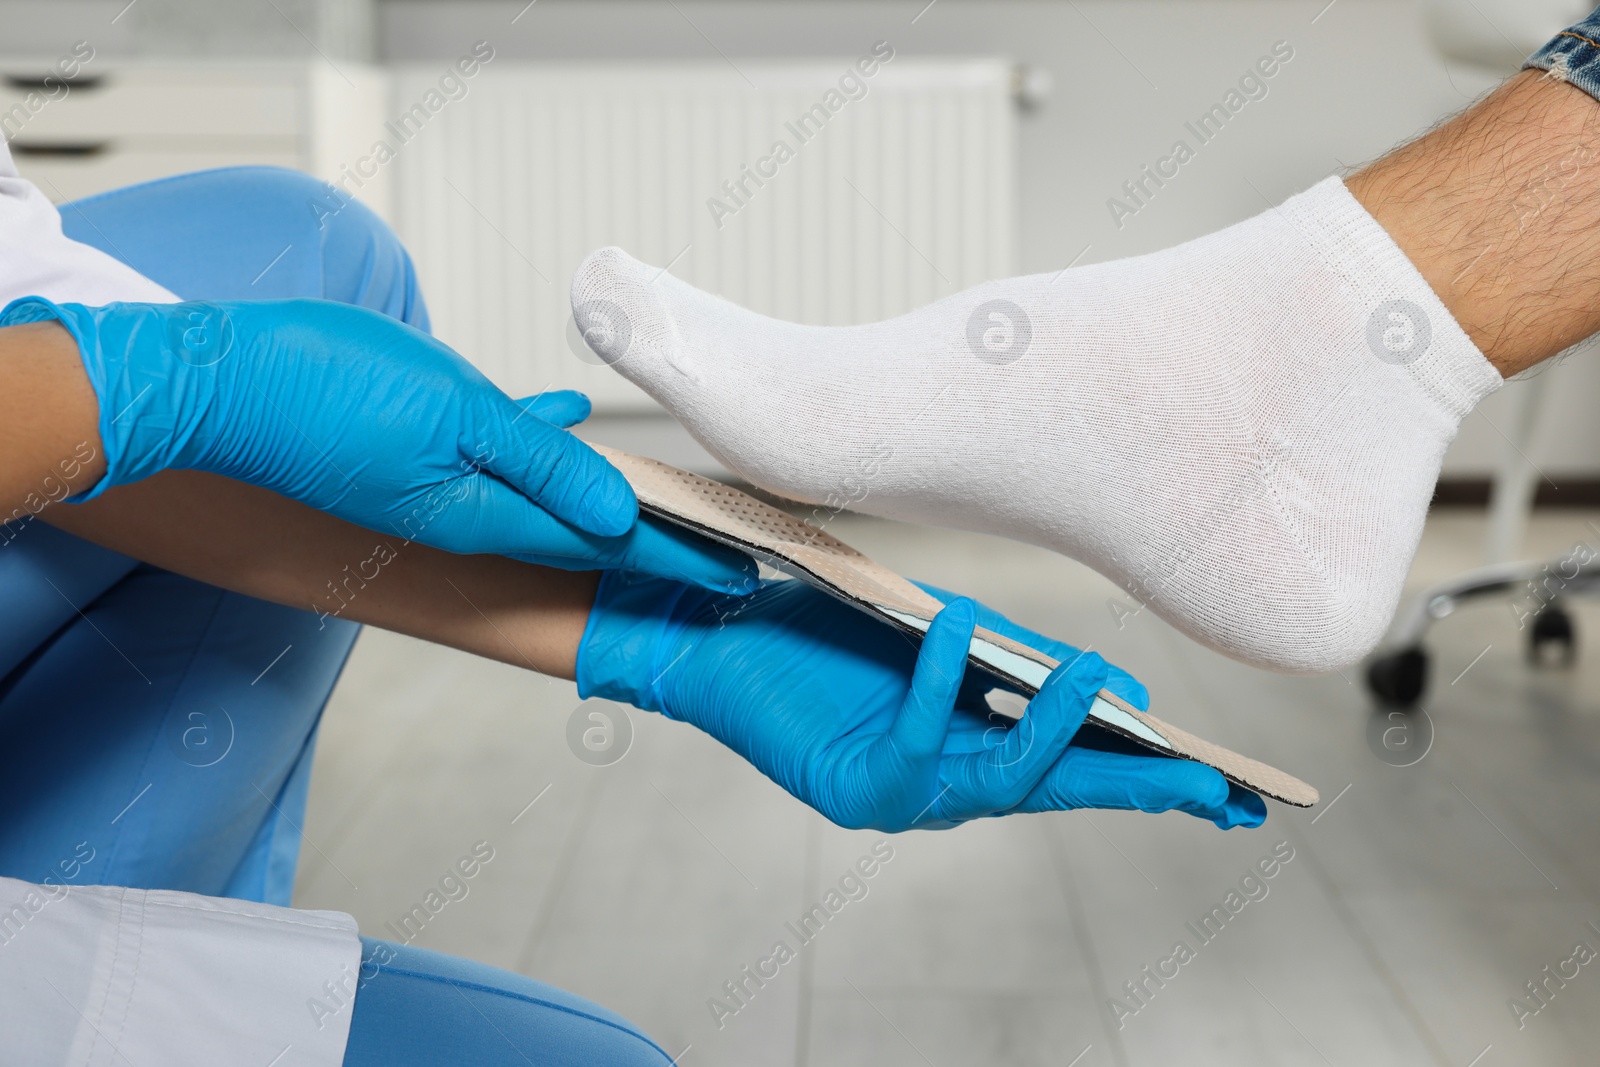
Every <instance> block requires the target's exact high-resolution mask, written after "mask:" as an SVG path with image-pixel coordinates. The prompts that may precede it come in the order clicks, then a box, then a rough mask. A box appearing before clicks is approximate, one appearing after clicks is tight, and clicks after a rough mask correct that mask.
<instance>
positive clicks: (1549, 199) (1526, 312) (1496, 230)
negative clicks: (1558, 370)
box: [1346, 71, 1600, 376]
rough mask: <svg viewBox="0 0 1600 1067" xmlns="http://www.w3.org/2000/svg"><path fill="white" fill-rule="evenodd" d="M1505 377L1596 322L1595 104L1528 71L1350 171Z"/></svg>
mask: <svg viewBox="0 0 1600 1067" xmlns="http://www.w3.org/2000/svg"><path fill="white" fill-rule="evenodd" d="M1346 185H1347V186H1348V187H1349V189H1350V192H1351V193H1352V194H1353V195H1354V196H1355V197H1356V199H1358V200H1359V201H1361V203H1362V205H1363V206H1364V207H1366V209H1367V210H1368V211H1369V212H1370V213H1371V214H1372V215H1373V217H1374V218H1376V219H1377V220H1378V222H1379V223H1380V224H1381V225H1382V226H1383V227H1384V228H1385V229H1386V230H1387V231H1388V232H1389V234H1390V235H1391V236H1392V237H1393V238H1394V239H1395V241H1396V243H1398V244H1399V245H1400V247H1401V248H1403V249H1404V250H1405V251H1406V254H1407V255H1408V256H1409V257H1410V258H1411V261H1412V262H1413V263H1415V264H1416V266H1417V269H1418V270H1420V271H1421V272H1422V275H1423V277H1424V278H1426V279H1427V280H1428V283H1429V284H1430V285H1431V286H1432V287H1433V289H1434V291H1435V292H1436V293H1438V294H1439V297H1440V299H1441V300H1443V301H1444V303H1445V305H1446V306H1447V307H1448V308H1449V309H1450V311H1451V313H1452V314H1453V315H1454V316H1455V317H1456V320H1457V321H1458V322H1459V323H1460V324H1461V326H1462V328H1463V329H1465V330H1466V331H1467V334H1468V335H1469V336H1470V337H1471V338H1472V340H1473V341H1474V342H1475V343H1476V344H1477V346H1478V348H1479V349H1480V350H1482V352H1483V354H1484V355H1485V356H1486V357H1488V359H1489V361H1490V362H1491V363H1493V364H1494V365H1495V366H1496V367H1497V368H1499V370H1500V371H1501V373H1502V374H1505V375H1507V376H1509V375H1512V374H1515V373H1517V372H1518V371H1521V370H1524V369H1526V368H1527V367H1530V366H1532V365H1533V364H1535V363H1538V362H1539V361H1540V360H1543V359H1546V358H1548V357H1549V356H1552V355H1554V354H1555V353H1557V352H1559V351H1561V350H1562V349H1564V348H1566V347H1568V346H1569V345H1572V344H1574V343H1576V342H1578V341H1580V340H1582V339H1583V338H1585V337H1588V336H1589V335H1590V334H1592V333H1594V332H1596V331H1597V330H1600V241H1596V240H1595V234H1596V233H1597V232H1600V104H1597V103H1596V102H1595V100H1594V99H1593V98H1592V97H1590V96H1589V95H1588V94H1587V93H1584V92H1583V91H1581V90H1579V89H1575V88H1573V87H1572V86H1570V85H1567V84H1564V83H1562V82H1560V81H1558V80H1555V79H1552V78H1549V77H1547V76H1545V75H1544V74H1542V73H1540V72H1538V71H1524V72H1522V73H1521V74H1519V75H1517V76H1516V77H1514V78H1512V79H1511V80H1510V81H1508V82H1506V83H1505V84H1504V85H1502V86H1501V87H1500V88H1499V89H1497V90H1495V92H1493V93H1491V94H1490V95H1489V96H1488V97H1486V98H1485V99H1484V100H1482V101H1481V102H1479V103H1478V104H1476V105H1474V106H1473V107H1471V108H1469V109H1468V110H1467V111H1465V112H1463V113H1462V114H1460V115H1458V116H1456V117H1455V118H1453V119H1451V120H1450V121H1449V122H1447V123H1445V124H1444V125H1442V126H1440V127H1439V128H1437V129H1435V130H1433V131H1432V132H1430V133H1428V134H1427V135H1425V136H1423V137H1421V138H1419V139H1418V140H1416V141H1413V142H1412V143H1411V144H1408V145H1406V146H1405V147H1403V148H1400V149H1398V150H1396V151H1394V152H1392V153H1390V154H1389V155H1387V156H1385V157H1384V158H1382V159H1380V160H1379V161H1377V162H1376V163H1374V164H1372V165H1371V166H1368V167H1366V168H1364V169H1363V170H1361V171H1359V172H1358V173H1356V174H1354V175H1352V176H1351V177H1350V178H1349V179H1348V181H1347V182H1346Z"/></svg>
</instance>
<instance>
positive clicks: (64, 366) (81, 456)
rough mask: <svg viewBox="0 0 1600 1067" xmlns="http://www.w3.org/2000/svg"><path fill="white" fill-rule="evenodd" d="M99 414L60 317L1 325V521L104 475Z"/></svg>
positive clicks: (36, 511)
mask: <svg viewBox="0 0 1600 1067" xmlns="http://www.w3.org/2000/svg"><path fill="white" fill-rule="evenodd" d="M99 417H100V405H99V402H98V401H97V400H96V399H95V395H94V389H93V388H92V387H91V386H90V385H89V377H88V375H87V374H85V373H84V370H83V361H82V360H81V359H80V358H79V356H78V346H77V345H76V343H74V342H73V340H72V335H71V334H69V333H68V332H67V331H66V330H64V329H62V328H61V327H60V326H59V325H57V324H55V323H35V324H32V325H28V326H7V327H4V328H0V522H7V521H10V520H12V519H19V518H22V517H23V516H26V515H37V514H39V513H40V512H42V511H43V510H44V509H45V508H47V507H49V506H50V505H51V504H53V503H56V502H57V501H61V500H65V499H66V498H67V497H69V496H71V495H72V494H73V493H78V492H82V491H83V490H85V489H88V488H90V487H91V486H93V485H94V483H95V482H97V481H99V480H100V476H101V475H102V474H104V473H105V468H106V465H105V458H104V457H103V456H102V455H101V448H100V431H99Z"/></svg>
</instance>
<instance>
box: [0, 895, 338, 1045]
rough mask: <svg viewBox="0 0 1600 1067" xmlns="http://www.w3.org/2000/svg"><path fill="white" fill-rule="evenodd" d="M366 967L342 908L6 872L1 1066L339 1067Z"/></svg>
mask: <svg viewBox="0 0 1600 1067" xmlns="http://www.w3.org/2000/svg"><path fill="white" fill-rule="evenodd" d="M360 966H361V943H360V941H359V939H358V938H357V936H356V924H355V920H354V919H352V918H351V917H350V916H348V915H344V914H341V913H338V912H328V911H295V910H292V909H289V908H278V907H273V906H272V905H269V904H251V903H246V902H244V901H238V900H221V899H217V898H214V897H201V896H195V895H193V894H190V893H173V892H165V891H156V890H138V889H119V888H114V887H109V886H66V885H50V886H39V885H33V884H30V883H27V882H19V881H16V880H15V879H11V878H0V1035H3V1037H0V1048H3V1052H0V1060H4V1062H5V1063H7V1064H16V1065H26V1067H35V1065H37V1067H45V1065H51V1067H55V1065H62V1067H114V1065H115V1067H120V1065H125V1064H161V1065H162V1067H190V1065H193V1067H213V1065H215V1064H219V1063H239V1064H257V1065H261V1067H264V1065H266V1064H269V1063H270V1064H272V1065H273V1067H340V1064H341V1063H342V1062H343V1060H344V1046H345V1041H346V1039H347V1037H348V1036H349V1030H350V1014H351V1005H352V1003H353V1000H354V995H355V989H356V986H357V983H358V980H359V970H360Z"/></svg>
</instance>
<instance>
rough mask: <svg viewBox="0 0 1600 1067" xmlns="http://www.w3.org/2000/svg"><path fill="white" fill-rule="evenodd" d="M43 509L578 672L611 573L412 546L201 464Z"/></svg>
mask: <svg viewBox="0 0 1600 1067" xmlns="http://www.w3.org/2000/svg"><path fill="white" fill-rule="evenodd" d="M42 518H44V519H45V520H46V521H48V522H50V523H51V524H52V525H55V526H59V527H61V528H62V529H64V530H67V531H68V532H70V533H74V534H77V535H78V536H80V537H83V538H85V539H86V540H89V541H93V542H95V543H96V544H100V545H104V546H105V547H107V548H110V549H113V550H115V551H117V552H121V553H123V554H125V555H129V556H133V557H134V558H136V559H141V560H144V561H145V562H148V563H152V564H154V565H156V566H158V567H162V568H164V569H166V570H170V571H173V572H176V573H178V574H183V575H185V576H187V577H190V578H194V579H196V580H198V581H202V582H206V583H208V584H210V585H215V586H219V587H221V588H223V589H230V590H233V591H234V592H237V593H244V594H247V595H249V596H254V597H259V598H260V599H263V600H270V601H274V602H276V603H279V604H286V605H288V606H290V607H296V608H303V609H306V610H308V611H313V612H316V613H318V614H319V615H326V616H329V617H337V618H343V619H350V620H353V621H356V622H364V623H370V624H372V625H374V626H380V627H382V628H383V629H386V630H394V631H397V632H399V633H404V634H409V635H411V636H413V637H420V638H424V639H426V640H429V641H433V642H436V643H438V644H443V645H449V646H451V647H453V648H459V649H462V650H464V651H467V652H472V653H475V654H477V655H480V656H486V657H488V658H490V659H496V660H501V661H502V662H505V663H510V664H514V665H516V666H519V667H526V668H528V669H530V670H535V671H538V672H540V673H542V674H550V675H556V676H558V677H562V678H571V677H572V676H573V671H574V667H575V664H576V662H577V651H578V642H579V640H580V639H581V638H582V636H583V629H584V625H585V623H586V622H587V620H588V617H589V609H590V607H591V606H592V605H593V603H594V592H595V586H596V583H597V581H598V578H597V576H596V575H595V574H594V573H593V572H574V571H561V570H552V569H550V568H546V567H535V566H531V565H529V564H525V563H518V562H517V561H515V560H511V559H506V558H504V557H501V556H460V555H454V554H452V553H449V552H441V551H438V550H436V549H432V548H428V547H426V546H423V545H419V544H415V543H407V542H405V541H403V540H402V539H401V538H399V537H395V536H390V535H384V534H378V533H373V532H371V531H370V530H365V529H362V528H361V527H359V526H352V525H350V524H349V523H346V522H342V521H340V520H339V519H335V518H333V517H332V516H329V515H326V514H324V513H322V512H320V511H316V510H314V509H312V508H309V507H306V506H305V505H303V504H298V503H295V502H294V501H291V500H288V499H285V498H284V497H281V496H278V495H277V494H275V493H272V492H269V491H268V490H265V489H260V488H257V487H255V486H251V485H246V484H244V483H243V482H236V481H232V480H231V479H227V478H222V477H219V476H217V475H213V474H204V473H201V472H198V471H168V472H166V473H163V474H159V475H156V476H155V477H153V478H148V479H146V480H144V481H142V482H138V483H135V484H133V485H125V486H119V487H117V488H115V489H112V490H110V491H108V492H107V493H106V494H105V495H104V496H102V497H100V498H98V499H96V500H93V501H90V502H89V503H86V504H77V505H63V506H56V507H51V508H50V509H49V510H48V511H47V512H46V513H45V514H44V515H43V516H42Z"/></svg>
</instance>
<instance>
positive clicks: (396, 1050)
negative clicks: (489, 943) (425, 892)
mask: <svg viewBox="0 0 1600 1067" xmlns="http://www.w3.org/2000/svg"><path fill="white" fill-rule="evenodd" d="M341 204H342V206H341ZM62 225H63V228H64V229H65V231H66V233H67V235H68V236H70V237H72V238H74V239H76V240H78V241H82V242H83V243H85V244H88V245H92V246H94V247H96V248H99V249H101V250H102V251H104V252H106V253H108V254H110V255H112V256H114V257H116V258H117V259H120V260H122V261H123V262H124V263H127V264H128V265H129V266H132V267H133V268H134V269H136V270H138V271H139V272H140V273H141V274H143V275H145V276H146V277H148V278H151V279H152V280H154V281H156V282H159V283H160V284H161V285H164V286H165V287H166V288H168V289H170V290H171V291H173V292H174V293H177V294H178V295H179V296H181V297H184V298H186V299H205V300H274V299H287V298H294V297H317V298H321V299H327V300H337V301H341V302H343V303H348V304H357V305H360V306H362V307H367V308H372V309H374V310H376V311H381V312H383V313H384V314H386V315H389V316H391V317H393V318H396V319H399V320H401V321H403V322H406V323H409V324H411V325H412V326H416V327H418V328H419V329H423V330H426V329H428V313H427V310H426V308H425V307H424V305H423V301H422V296H421V294H420V292H419V291H418V288H417V279H416V274H415V271H414V270H413V269H412V264H411V260H410V257H409V256H408V255H407V254H406V251H405V249H404V248H403V247H402V246H401V244H400V242H399V239H398V238H396V237H395V235H394V233H393V232H392V231H391V230H389V228H388V227H387V226H385V225H384V224H383V222H382V221H381V220H379V219H378V218H377V216H376V215H374V214H373V213H372V212H371V211H369V210H368V209H366V208H365V207H363V206H361V205H360V204H359V203H356V202H353V201H341V198H340V197H338V195H337V194H334V193H332V192H331V191H330V190H329V188H328V186H326V185H324V184H323V183H321V182H318V181H316V180H314V179H312V178H309V177H307V176H305V175H302V174H297V173H294V172H292V171H286V170H278V169H275V168H262V167H237V168H228V169H224V170H216V171H207V172H203V173H200V174H190V175H183V176H181V177H176V178H169V179H165V180H163V181H158V182H152V183H149V184H146V185H139V186H134V187H132V188H128V189H121V190H117V191H114V192H110V193H105V194H102V195H100V196H95V197H91V198H89V199H87V200H82V201H79V202H77V203H73V204H68V205H66V206H65V207H63V208H62ZM6 538H10V539H9V541H7V540H6ZM0 541H4V542H5V543H4V544H0V605H3V606H4V608H5V613H4V615H3V616H0V812H3V813H4V814H3V815H0V874H4V875H8V876H11V877H13V878H21V879H25V880H27V881H33V882H65V883H75V884H79V885H90V884H94V885H123V886H132V887H136V888H150V889H178V890H183V891H186V892H191V893H202V894H206V895H209V896H226V897H238V898H242V899H246V900H258V901H265V902H268V903H272V904H281V905H287V904H288V903H289V897H290V893H291V891H292V889H293V885H294V871H295V865H296V862H297V860H298V855H299V848H300V826H301V824H302V823H303V822H304V815H305V806H306V790H307V787H308V785H309V783H310V777H311V758H312V753H313V751H314V749H315V747H316V736H317V723H318V720H319V719H320V717H321V715H322V709H323V707H324V705H325V704H326V703H327V700H328V696H329V694H330V693H331V692H332V690H333V685H334V682H335V681H336V680H337V679H338V677H339V672H340V670H341V669H342V667H343V666H344V662H345V659H346V657H347V656H348V655H349V653H350V648H351V645H352V644H353V643H354V641H355V638H356V634H357V633H358V632H359V629H360V628H359V627H358V626H356V625H355V624H353V623H350V622H347V621H344V620H339V619H326V620H322V621H319V620H318V619H317V617H316V616H314V615H312V614H310V613H308V612H304V611H299V610H296V609H293V608H285V607H280V606H278V605H274V604H268V603H265V602H264V601H260V600H255V599H252V598H250V597H246V596H240V595H239V594H236V593H230V592H225V591H224V590H221V589H217V588H214V587H212V586H208V585H205V584H203V583H200V582H196V581H192V580H190V579H188V578H183V577H180V576H179V575H176V574H172V573H170V572H168V571H164V570H161V569H159V568H156V567H151V566H148V565H146V564H143V563H140V562H138V561H136V560H133V559H129V558H128V557H126V556H122V555H118V554H117V553H115V552H110V551H108V550H106V549H103V548H100V547H98V546H96V545H92V544H89V543H88V542H86V541H82V540H79V539H78V538H76V537H73V536H72V535H70V534H66V533H63V532H61V531H59V530H56V529H54V528H52V527H49V526H47V525H45V524H43V523H41V522H38V521H36V520H23V521H22V522H21V523H20V524H17V525H13V526H12V527H10V528H8V529H7V530H5V531H4V536H0ZM362 941H363V945H362V947H363V967H362V972H361V980H360V983H359V989H358V992H357V995H356V1001H355V1009H354V1012H353V1014H352V1017H351V1033H350V1043H349V1046H348V1048H347V1052H346V1057H345V1062H346V1064H349V1065H365V1064H380V1063H381V1064H385V1065H387V1067H410V1065H419V1067H420V1065H423V1064H446V1063H452V1064H453V1063H472V1064H481V1065H486V1067H496V1065H499V1064H507V1065H511V1064H526V1063H528V1062H534V1063H539V1064H561V1065H566V1064H597V1065H598V1064H608V1065H609V1064H645V1063H649V1064H656V1065H659V1064H666V1063H669V1062H670V1057H668V1056H667V1055H666V1054H665V1053H664V1052H662V1051H661V1049H660V1048H659V1047H657V1046H656V1045H655V1044H654V1043H653V1042H651V1041H650V1040H649V1039H648V1038H647V1037H645V1036H644V1035H643V1034H642V1033H640V1032H639V1030H638V1029H637V1028H635V1027H633V1026H632V1025H631V1024H629V1023H628V1022H627V1021H625V1020H623V1019H621V1018H620V1017H618V1016H616V1015H614V1014H612V1013H610V1012H608V1011H606V1010H605V1009H604V1008H600V1007H598V1006H596V1005H594V1004H591V1003H589V1002H588V1001H585V1000H583V999H582V998H580V997H577V996H574V995H572V994H570V993H565V992H563V991H561V990H558V989H554V988H552V987H550V986H546V985H543V984H542V983H539V982H535V981H533V980H531V979H528V978H525V977H523V976H520V975H515V974H510V973H507V972H504V971H499V970H496V969H494V968H490V967H485V966H483V965H481V964H475V963H470V962H467V961H464V960H457V959H453V958H451V957H448V956H442V955H440V954H438V953H434V952H428V951H425V950H422V949H417V948H412V947H408V946H401V945H394V944H390V943H388V942H380V941H375V940H372V939H368V938H363V939H362ZM178 1039H180V1040H181V1037H179V1038H178Z"/></svg>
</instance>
